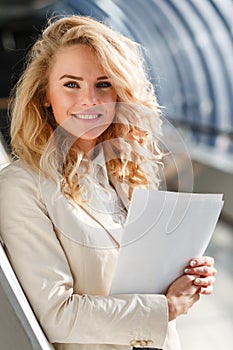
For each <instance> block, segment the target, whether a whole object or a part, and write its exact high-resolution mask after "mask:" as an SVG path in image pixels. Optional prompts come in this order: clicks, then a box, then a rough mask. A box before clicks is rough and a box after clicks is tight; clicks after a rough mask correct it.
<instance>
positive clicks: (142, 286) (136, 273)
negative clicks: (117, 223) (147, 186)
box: [111, 189, 223, 294]
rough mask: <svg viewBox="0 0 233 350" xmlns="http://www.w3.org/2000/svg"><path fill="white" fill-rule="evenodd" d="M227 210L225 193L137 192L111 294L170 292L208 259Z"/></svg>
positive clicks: (137, 190) (132, 203) (126, 227)
mask: <svg viewBox="0 0 233 350" xmlns="http://www.w3.org/2000/svg"><path fill="white" fill-rule="evenodd" d="M222 206H223V200H222V194H197V193H178V192H168V191H154V190H141V189H136V190H135V191H134V194H133V198H132V201H131V204H130V208H129V213H128V217H127V222H126V225H125V230H124V234H123V236H122V241H121V248H120V252H119V258H118V264H117V267H116V271H115V275H114V279H113V282H112V288H111V294H118V293H165V292H166V290H167V288H168V287H169V285H170V284H171V283H172V282H173V281H174V280H175V279H176V278H178V277H179V276H180V275H182V274H183V269H184V267H185V266H187V264H188V262H189V260H190V259H192V258H194V257H197V256H200V255H203V253H204V251H205V250H206V248H207V245H208V243H209V241H210V238H211V236H212V234H213V232H214V229H215V226H216V223H217V221H218V217H219V214H220V212H221V209H222Z"/></svg>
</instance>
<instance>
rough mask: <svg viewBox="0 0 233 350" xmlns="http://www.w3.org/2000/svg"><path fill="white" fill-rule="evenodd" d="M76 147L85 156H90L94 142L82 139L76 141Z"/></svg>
mask: <svg viewBox="0 0 233 350" xmlns="http://www.w3.org/2000/svg"><path fill="white" fill-rule="evenodd" d="M77 145H78V146H79V148H80V149H81V150H82V151H83V152H84V154H85V155H89V156H90V155H91V154H92V152H93V151H94V148H95V145H96V140H84V139H78V140H77Z"/></svg>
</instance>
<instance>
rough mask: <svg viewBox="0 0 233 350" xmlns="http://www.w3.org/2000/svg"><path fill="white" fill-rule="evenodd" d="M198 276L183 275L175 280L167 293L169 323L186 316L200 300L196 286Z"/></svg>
mask: <svg viewBox="0 0 233 350" xmlns="http://www.w3.org/2000/svg"><path fill="white" fill-rule="evenodd" d="M195 278H196V276H193V275H182V276H181V277H179V278H178V279H177V280H175V281H174V282H173V283H172V284H171V285H170V287H169V288H168V291H167V293H166V297H167V302H168V312H169V321H172V320H174V319H175V318H177V316H179V315H181V314H186V313H187V312H188V310H189V309H190V308H191V307H192V306H193V304H194V303H195V302H196V301H198V300H199V299H200V294H199V289H200V288H199V287H198V286H196V285H194V280H195Z"/></svg>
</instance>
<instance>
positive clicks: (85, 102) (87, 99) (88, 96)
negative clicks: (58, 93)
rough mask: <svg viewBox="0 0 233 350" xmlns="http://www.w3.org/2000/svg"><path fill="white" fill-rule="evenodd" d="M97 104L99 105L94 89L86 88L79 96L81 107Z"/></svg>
mask: <svg viewBox="0 0 233 350" xmlns="http://www.w3.org/2000/svg"><path fill="white" fill-rule="evenodd" d="M97 104H99V98H98V96H97V93H96V91H95V89H94V88H93V87H86V89H84V90H83V93H82V96H81V105H82V106H83V107H91V106H96V105H97Z"/></svg>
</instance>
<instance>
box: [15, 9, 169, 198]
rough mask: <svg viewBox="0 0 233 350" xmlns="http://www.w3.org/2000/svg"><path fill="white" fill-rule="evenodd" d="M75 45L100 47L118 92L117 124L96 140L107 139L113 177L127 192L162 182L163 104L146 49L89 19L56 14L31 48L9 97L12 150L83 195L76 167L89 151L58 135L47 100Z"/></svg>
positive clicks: (97, 49) (72, 192) (64, 187)
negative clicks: (58, 63) (59, 55)
mask: <svg viewBox="0 0 233 350" xmlns="http://www.w3.org/2000/svg"><path fill="white" fill-rule="evenodd" d="M77 44H82V45H87V46H88V47H91V48H92V49H93V50H94V51H95V53H96V55H97V57H98V58H99V60H100V62H101V65H102V67H103V69H104V71H105V72H106V75H107V76H108V77H109V78H111V79H112V82H113V87H114V89H115V91H116V93H117V96H118V99H117V101H118V105H117V107H116V115H115V118H114V123H112V124H111V125H110V126H109V128H108V129H107V130H105V132H104V133H103V134H102V135H101V136H100V137H99V139H98V140H97V144H99V143H101V144H103V145H106V147H104V152H105V156H106V164H107V170H108V174H109V176H113V177H115V179H116V180H117V181H119V182H121V183H125V184H127V186H128V187H127V191H128V196H129V197H130V193H131V192H132V188H133V187H135V186H137V187H146V186H150V187H152V188H155V187H158V182H159V177H158V171H159V170H158V169H159V164H160V163H161V158H162V153H161V151H160V150H159V148H158V144H157V141H156V140H155V138H154V137H153V136H154V134H155V133H156V135H157V136H159V135H160V129H161V119H160V108H159V105H158V102H157V99H156V97H155V94H154V89H153V86H152V84H151V83H150V81H149V79H148V78H147V75H146V71H145V68H144V60H143V56H142V53H141V48H140V46H139V45H138V44H137V43H135V42H133V41H132V40H130V39H129V38H127V37H125V36H123V35H121V34H120V33H118V32H116V31H114V30H112V29H111V28H109V27H108V26H106V25H105V24H103V23H100V22H98V21H96V20H94V19H92V18H89V17H83V16H69V17H64V18H60V19H58V20H56V21H52V20H51V21H50V23H49V24H48V26H47V28H46V29H45V30H44V31H43V33H42V35H41V37H40V38H39V39H38V40H37V41H36V43H35V44H34V46H33V47H32V49H31V51H30V53H29V55H28V59H27V65H26V69H25V71H24V73H23V74H22V76H21V78H20V79H19V81H18V83H17V85H16V87H15V89H14V90H13V94H12V98H11V103H10V113H11V116H12V121H11V138H12V149H13V155H14V156H15V157H17V158H19V159H21V160H22V161H24V162H25V163H26V164H27V165H28V166H29V167H30V168H32V169H34V170H35V171H37V172H38V171H42V172H43V173H44V174H47V175H48V176H50V177H51V178H54V179H57V177H58V178H59V179H60V182H61V187H62V191H63V192H64V194H65V195H66V196H67V197H70V198H73V199H74V200H76V201H80V184H79V177H78V172H77V170H78V168H79V166H80V164H81V162H82V159H83V156H84V155H83V153H82V152H81V150H79V149H78V148H77V147H74V146H73V145H72V144H70V143H69V142H68V143H66V136H67V135H66V133H65V132H64V133H60V136H59V137H60V139H59V140H58V138H59V137H57V136H56V135H55V130H56V129H57V127H58V125H57V124H56V121H55V118H54V116H53V112H52V110H51V108H47V107H46V106H45V100H46V91H47V86H48V78H49V74H50V69H51V64H52V62H53V58H54V56H55V55H56V52H57V50H58V49H60V48H62V47H66V46H72V45H77ZM142 116H143V117H142ZM54 135H55V136H54ZM61 135H62V136H61ZM105 141H108V142H105ZM48 145H49V147H48ZM59 152H60V153H59ZM58 153H59V156H58ZM58 158H59V161H58ZM61 164H62V167H61V166H60V165H61Z"/></svg>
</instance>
